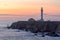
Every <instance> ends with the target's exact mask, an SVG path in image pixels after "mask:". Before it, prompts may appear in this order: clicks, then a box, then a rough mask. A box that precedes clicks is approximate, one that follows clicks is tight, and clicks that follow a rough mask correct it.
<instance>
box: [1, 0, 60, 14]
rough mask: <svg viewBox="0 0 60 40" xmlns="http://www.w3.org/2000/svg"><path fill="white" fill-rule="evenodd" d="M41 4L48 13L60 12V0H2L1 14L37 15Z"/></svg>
mask: <svg viewBox="0 0 60 40" xmlns="http://www.w3.org/2000/svg"><path fill="white" fill-rule="evenodd" d="M41 6H43V8H44V13H46V14H59V13H60V0H0V14H16V15H37V13H38V14H39V13H40V8H41Z"/></svg>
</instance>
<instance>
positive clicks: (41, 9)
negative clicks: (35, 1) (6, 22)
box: [41, 7, 44, 21]
mask: <svg viewBox="0 0 60 40" xmlns="http://www.w3.org/2000/svg"><path fill="white" fill-rule="evenodd" d="M41 21H44V19H43V7H41Z"/></svg>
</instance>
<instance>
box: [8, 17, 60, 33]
mask: <svg viewBox="0 0 60 40" xmlns="http://www.w3.org/2000/svg"><path fill="white" fill-rule="evenodd" d="M8 28H11V29H19V30H25V31H31V32H33V33H38V32H51V33H54V32H59V33H60V21H35V20H34V19H33V18H30V19H29V20H28V21H18V22H14V23H12V24H11V26H10V27H8Z"/></svg>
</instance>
